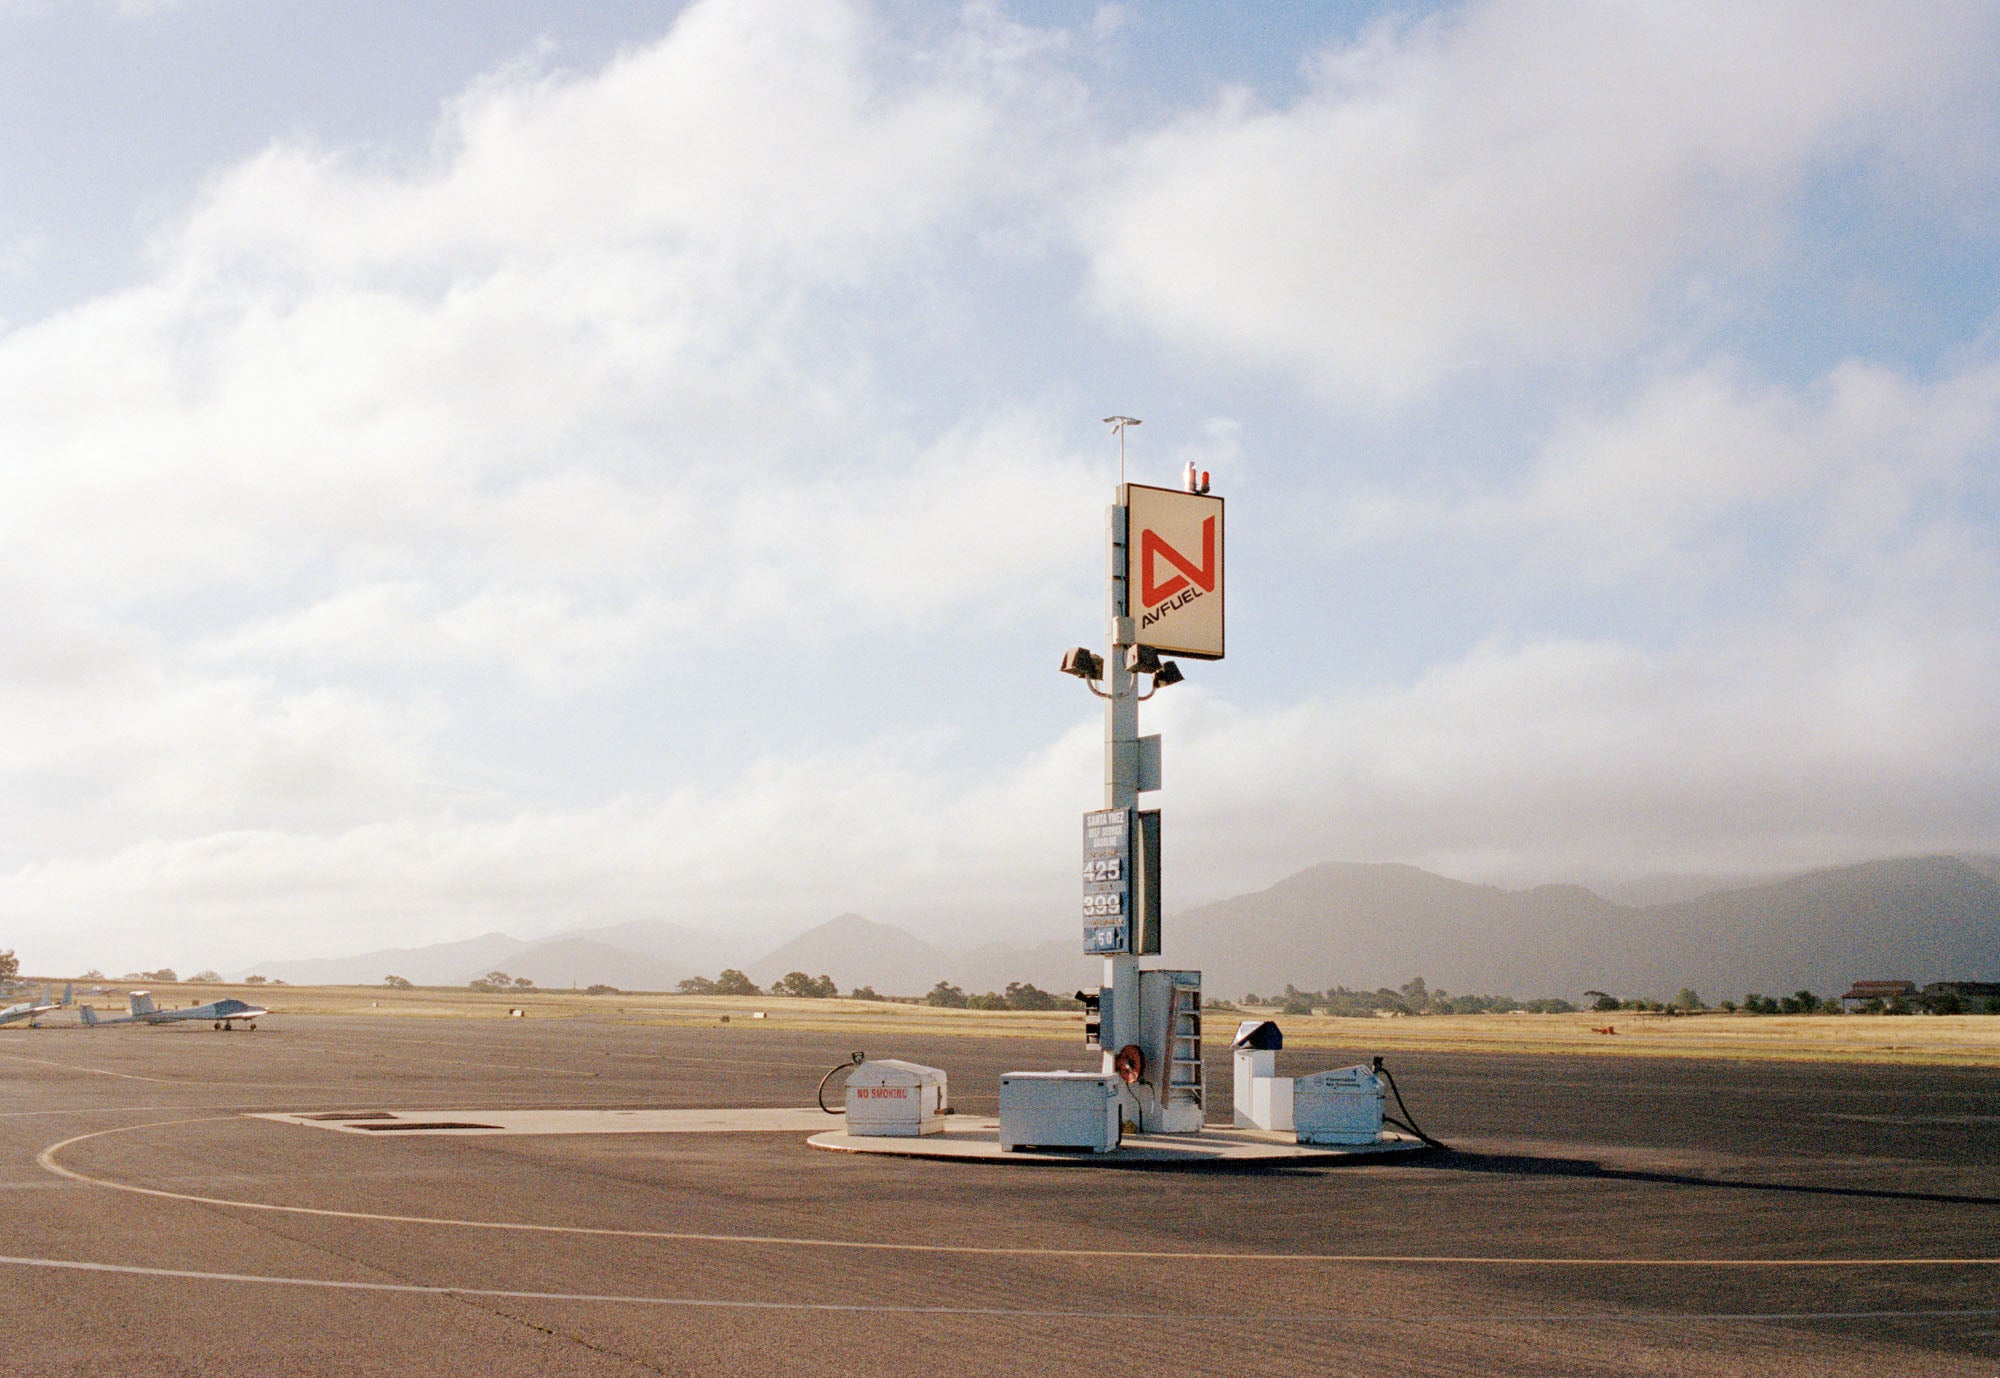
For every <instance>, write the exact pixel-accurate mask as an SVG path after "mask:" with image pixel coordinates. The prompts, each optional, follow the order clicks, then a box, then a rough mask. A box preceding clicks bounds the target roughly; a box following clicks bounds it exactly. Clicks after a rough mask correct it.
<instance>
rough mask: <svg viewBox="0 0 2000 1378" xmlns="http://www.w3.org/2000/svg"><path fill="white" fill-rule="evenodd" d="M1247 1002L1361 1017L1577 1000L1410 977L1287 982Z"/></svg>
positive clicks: (1551, 1008) (1558, 1005)
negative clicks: (1458, 987)
mask: <svg viewBox="0 0 2000 1378" xmlns="http://www.w3.org/2000/svg"><path fill="white" fill-rule="evenodd" d="M1242 1003H1243V1004H1245V1005H1276V1006H1277V1007H1278V1012H1279V1013H1280V1014H1333V1015H1344V1016H1347V1017H1349V1018H1365V1017H1367V1016H1370V1015H1377V1014H1409V1015H1425V1014H1512V1013H1514V1012H1515V1011H1517V1010H1518V1011H1522V1012H1524V1013H1527V1014H1570V1013H1573V1012H1574V1011H1575V1010H1576V1006H1575V1005H1572V1004H1571V1003H1570V1002H1569V1001H1567V1000H1559V999H1556V998H1554V997H1553V996H1550V997H1544V998H1542V999H1538V1000H1516V999H1515V998H1514V997H1513V996H1511V995H1453V994H1452V993H1451V992H1450V991H1447V990H1432V989H1431V988H1430V985H1429V984H1428V983H1427V982H1426V981H1425V980H1424V978H1423V977H1421V976H1417V977H1413V978H1412V979H1411V980H1409V981H1406V982H1404V983H1403V985H1402V986H1400V987H1398V988H1396V989H1393V990H1392V989H1390V988H1389V987H1388V986H1383V987H1381V988H1380V989H1378V990H1349V989H1348V988H1347V987H1346V986H1334V987H1332V988H1331V989H1329V990H1300V989H1299V988H1298V987H1297V986H1294V985H1290V984H1287V985H1286V986H1285V989H1284V993H1283V994H1281V995H1272V996H1261V995H1257V994H1254V993H1253V994H1250V995H1245V996H1244V997H1243V1001H1242Z"/></svg>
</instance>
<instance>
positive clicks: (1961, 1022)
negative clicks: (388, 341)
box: [50, 983, 2000, 1067]
mask: <svg viewBox="0 0 2000 1378" xmlns="http://www.w3.org/2000/svg"><path fill="white" fill-rule="evenodd" d="M110 989H111V990H112V991H113V993H112V994H109V995H105V996H90V995H82V994H80V995H79V997H78V998H79V1000H81V1001H83V1002H85V1003H93V1004H95V1005H97V1007H98V1008H99V1010H100V1011H111V1012H120V1013H122V1012H123V1006H124V996H123V992H122V988H120V987H111V988H110ZM151 989H152V990H153V993H154V997H155V999H157V1000H158V1001H159V1003H160V1004H161V1005H162V1006H163V1007H165V1006H170V1005H186V1004H195V1003H199V1002H202V1001H207V1000H213V999H216V998H218V997H220V996H223V995H235V996H238V997H239V998H242V999H246V1000H254V1001H257V1002H259V1003H261V1004H265V1005H268V1006H270V1007H271V1009H272V1010H273V1011H274V1012H275V1014H274V1017H278V1018H282V1017H285V1016H287V1015H290V1016H312V1015H327V1014H375V1015H393V1016H405V1017H409V1018H413V1019H506V1018H510V1017H512V1016H511V1014H510V1011H513V1010H519V1011H521V1016H520V1017H522V1018H526V1019H578V1018H590V1019H599V1020H609V1021H615V1022H619V1023H631V1024H642V1025H658V1026H663V1027H670V1028H700V1027H715V1026H720V1025H722V1024H725V1023H728V1024H733V1025H738V1026H745V1027H749V1028H758V1027H766V1028H773V1029H776V1028H785V1029H791V1030H798V1031H811V1032H816V1033H846V1032H851V1033H852V1034H853V1035H854V1036H855V1038H856V1040H857V1043H856V1046H857V1047H859V1046H863V1043H864V1042H865V1040H866V1039H867V1038H868V1037H869V1036H873V1037H874V1038H875V1039H876V1041H878V1042H879V1041H881V1039H882V1037H883V1036H884V1035H894V1034H910V1035H919V1034H921V1035H927V1036H929V1035H943V1036H952V1035H963V1036H971V1037H996V1036H1001V1037H1014V1038H1045V1039H1051V1040H1064V1041H1069V1040H1080V1039H1081V1037H1082V1032H1081V1031H1082V1015H1081V1014H1078V1013H1072V1012H1070V1011H1066V1010H1065V1011H1049V1012H1033V1013H1031V1012H1020V1011H1004V1010H956V1009H936V1008H932V1007H930V1006H926V1005H910V1004H902V1003H898V1002H894V1001H867V1000H850V999H844V998H843V999H835V1000H799V999H789V998H785V997H781V996H692V995H666V994H658V993H641V994H619V995H584V994H582V993H580V992H571V991H532V990H531V991H513V992H508V993H506V994H485V993H482V992H478V991H473V990H466V989H452V988H445V987H420V988H418V989H415V990H388V989H384V988H382V987H379V986H269V985H264V986H238V985H197V984H192V983H182V984H178V985H165V984H162V985H155V986H153V987H152V988H151ZM1269 1013H1270V1011H1269V1010H1266V1009H1254V1008H1253V1009H1247V1010H1241V1011H1239V1010H1237V1009H1236V1008H1234V1007H1227V1006H1217V1007H1212V1008H1211V1013H1210V1018H1209V1027H1210V1031H1211V1033H1210V1036H1211V1037H1212V1038H1215V1037H1220V1036H1223V1035H1226V1034H1227V1033H1228V1032H1230V1031H1231V1030H1233V1028H1234V1025H1235V1021H1236V1020H1237V1019H1239V1018H1245V1017H1249V1016H1251V1015H1267V1014H1269ZM68 1017H69V1016H67V1015H54V1016H51V1017H50V1018H51V1020H53V1021H56V1022H62V1021H66V1020H67V1019H68ZM1282 1023H1283V1025H1284V1030H1285V1039H1286V1042H1287V1044H1288V1046H1292V1047H1298V1048H1340V1049H1348V1050H1353V1051H1366V1052H1398V1051H1437V1052H1467V1053H1470V1052H1493V1053H1565V1054H1581V1055H1586V1056H1597V1057H1694V1058H1722V1059H1746V1058H1747V1059H1770V1060H1777V1061H1789V1062H1870V1063H1889V1064H1904V1065H1925V1066H1962V1067H2000V1016H1993V1015H1953V1016H1929V1015H1912V1016H1904V1017H1888V1016H1880V1015H1741V1014H1735V1015H1728V1014H1718V1013H1704V1014H1698V1015H1683V1016H1668V1015H1661V1014H1638V1013H1633V1012H1629V1011H1620V1012H1617V1013H1614V1014H1590V1013H1583V1014H1489V1015H1431V1016H1424V1017H1422V1018H1401V1019H1337V1018H1332V1017H1329V1016H1323V1015H1306V1016H1299V1015H1287V1016H1285V1017H1284V1018H1283V1020H1282ZM1607 1029H1608V1030H1613V1031H1614V1032H1609V1033H1607V1032H1601V1031H1602V1030H1607Z"/></svg>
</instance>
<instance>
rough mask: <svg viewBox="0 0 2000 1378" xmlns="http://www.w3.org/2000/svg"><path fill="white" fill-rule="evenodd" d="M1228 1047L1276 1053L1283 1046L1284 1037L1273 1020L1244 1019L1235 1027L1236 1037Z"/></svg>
mask: <svg viewBox="0 0 2000 1378" xmlns="http://www.w3.org/2000/svg"><path fill="white" fill-rule="evenodd" d="M1229 1046H1230V1047H1232V1048H1250V1049H1253V1050H1255V1051H1257V1052H1260V1053H1264V1052H1276V1051H1277V1050H1278V1049H1280V1048H1282V1047H1284V1046H1285V1035H1284V1033H1283V1032H1282V1031H1281V1030H1280V1029H1279V1028H1278V1024H1277V1021H1276V1020H1274V1019H1246V1020H1244V1021H1243V1022H1242V1023H1241V1024H1238V1025H1237V1026H1236V1037H1235V1039H1234V1040H1232V1041H1231V1043H1230V1045H1229Z"/></svg>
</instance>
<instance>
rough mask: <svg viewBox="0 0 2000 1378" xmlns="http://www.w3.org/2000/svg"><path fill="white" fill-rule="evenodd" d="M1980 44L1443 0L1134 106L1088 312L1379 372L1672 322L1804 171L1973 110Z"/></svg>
mask: <svg viewBox="0 0 2000 1378" xmlns="http://www.w3.org/2000/svg"><path fill="white" fill-rule="evenodd" d="M1996 52H2000V26H1996V25H1995V23H1994V22H1993V13H1992V11H1991V10H1990V9H1987V8H1984V7H1979V6H1971V5H1945V6H1926V7H1924V8H1923V9H1922V10H1921V11H1914V10H1912V9H1910V8H1909V7H1908V6H1904V5H1894V4H1868V5H1851V4H1850V5H1842V6H1839V7H1837V9H1833V10H1829V8H1828V7H1826V6H1824V5H1811V4H1795V3H1790V2H1789V0H1779V2H1778V3H1764V4H1741V5H1732V6H1729V7H1728V8H1727V10H1726V11H1722V12H1716V11H1713V10H1709V9H1703V10H1699V11H1696V10H1689V9H1676V8H1671V7H1669V8H1659V7H1645V6H1613V5H1602V4H1595V3H1589V0H1574V2H1572V3H1539V2H1536V0H1518V2H1517V0H1501V2H1500V3H1492V4H1485V5H1475V6H1469V7H1467V8H1466V9H1464V10H1462V11H1459V12H1455V13H1453V14H1451V15H1449V16H1445V17H1436V18H1433V19H1431V20H1429V21H1426V22H1423V23H1419V24H1415V25H1412V26H1409V27H1406V28H1401V29H1397V28H1391V27H1386V26H1378V27H1376V28H1375V29H1374V30H1372V31H1371V33H1370V35H1369V36H1368V37H1367V38H1366V39H1365V40H1364V41H1362V42H1360V43H1358V44H1357V45H1355V46H1353V47H1351V48H1347V49H1341V50H1336V51H1334V52H1332V53H1329V54H1328V55H1326V57H1325V58H1324V60H1323V61H1322V63H1321V65H1320V68H1319V70H1318V74H1317V75H1318V79H1317V81H1316V83H1315V86H1314V89H1313V91H1312V92H1311V93H1310V94H1309V95H1308V96H1306V97H1304V98H1303V99H1301V100H1300V101H1299V102H1298V103H1297V104H1296V105H1294V106H1292V107H1291V108H1288V109H1282V110H1273V109H1269V108H1266V107H1264V106H1262V105H1261V104H1260V103H1259V102H1258V101H1257V100H1256V99H1255V98H1254V97H1253V96H1251V95H1250V94H1249V93H1247V92H1241V91H1238V92H1235V93H1232V94H1231V95H1229V96H1228V97H1226V98H1225V99H1224V100H1222V101H1221V102H1220V103H1218V104H1217V105H1216V106H1215V107H1214V108H1212V109H1210V110H1207V111H1204V112H1202V113H1200V114H1197V115H1191V116H1187V117H1185V118H1183V119H1182V120H1180V121H1179V122H1178V123H1176V124H1175V125H1174V126H1173V127H1171V128H1168V129H1164V130H1159V131H1146V132H1142V133H1141V134H1140V135H1138V136H1137V137H1136V138H1135V140H1134V142H1133V144H1132V146H1131V148H1130V150H1129V153H1128V167H1127V171H1126V172H1125V174H1124V175H1123V176H1122V177H1120V178H1118V179H1116V180H1115V181H1114V182H1112V183H1111V184H1110V185H1109V186H1107V187H1106V188H1105V190H1104V193H1103V196H1102V198H1101V200H1100V201H1099V203H1098V204H1097V206H1096V207H1095V209H1094V211H1093V212H1092V213H1091V214H1090V215H1089V216H1088V217H1087V219H1086V221H1085V223H1084V230H1083V233H1084V238H1085V241H1086V242H1087V244H1088V246H1089V249H1090V252H1091V254H1092V257H1093V262H1094V266H1095V272H1096V277H1097V282H1098V290H1099V295H1100V299H1101V303H1102V306H1103V308H1104V309H1105V310H1106V311H1107V312H1111V313H1115V314H1121V315H1123V314H1131V315H1135V316H1136V317H1138V318H1139V319H1140V320H1141V321H1143V322H1144V323H1145V324H1147V325H1149V326H1151V327H1152V328H1153V329H1154V330H1155V331H1157V332H1159V333H1160V334H1162V335H1163V336H1165V337H1167V338H1169V339H1172V340H1173V341H1175V342H1176V343H1177V344H1181V345H1193V346H1196V347H1205V348H1207V349H1208V350H1210V351H1212V352H1214V353H1215V354H1217V355H1220V356H1222V357H1225V358H1229V359H1232V360H1238V361H1240V360H1243V359H1257V360H1262V361H1266V362H1269V363H1273V364H1277V365H1280V366H1283V367H1285V368H1287V369H1290V370H1293V371H1295V372H1296V373H1297V374H1298V375H1300V376H1302V377H1303V378H1304V379H1305V380H1307V381H1308V382H1309V383H1311V384H1312V385H1314V386H1315V387H1317V388H1321V389H1326V390H1329V391H1332V392H1335V393H1360V394H1371V393H1372V394H1376V395H1380V396H1386V397H1389V398H1402V397H1407V396H1410V395H1412V394H1418V393H1423V392H1427V391H1429V390H1430V389H1433V388H1435V387H1437V386H1439V385H1440V384H1441V383H1442V382H1443V381H1444V380H1445V379H1446V378H1448V377H1450V376H1451V374H1452V373H1453V372H1454V371H1455V370H1458V369H1460V368H1463V367H1466V366H1468V365H1470V364H1473V363H1477V364H1478V365H1480V366H1481V367H1482V368H1494V367H1497V368H1498V369H1499V370H1500V371H1501V372H1502V373H1503V374H1505V373H1509V372H1513V371H1515V370H1517V369H1519V368H1520V367H1521V366H1523V365H1530V366H1531V365H1537V364H1540V363H1544V362H1547V361H1550V360H1557V361H1560V360H1564V359H1569V358H1585V359H1589V358H1594V357H1596V356H1597V354H1598V353H1599V352H1600V351H1604V350H1613V351H1616V350H1620V349H1622V348H1624V347H1625V346H1626V345H1627V344H1629V343H1630V342H1631V341H1633V340H1634V339H1638V338H1643V337H1644V336H1645V335H1646V334H1647V332H1648V331H1649V330H1650V329H1653V328H1656V326H1657V325H1658V323H1659V322H1660V321H1661V320H1662V319H1665V320H1668V321H1671V320H1674V319H1676V318H1677V317H1678V316H1679V315H1680V314H1681V313H1682V312H1683V311H1684V310H1685V309H1688V308H1689V307H1690V306H1692V305H1694V304H1695V303H1696V302H1698V300H1699V299H1700V297H1701V296H1702V295H1703V294H1704V293H1706V292H1707V291H1709V290H1711V289H1708V288H1705V287H1704V286H1703V285H1702V281H1703V278H1704V277H1706V276H1713V275H1715V274H1718V273H1719V274H1721V275H1722V276H1724V277H1725V278H1727V277H1728V276H1729V275H1732V274H1735V273H1738V272H1740V271H1742V270H1744V269H1746V268H1748V267H1752V266H1754V265H1757V264H1759V263H1761V262H1764V261H1766V260H1767V259H1768V258H1769V257H1770V256H1771V255H1772V254H1773V253H1775V252H1776V250H1777V249H1778V248H1779V247H1780V245H1781V244H1782V242H1783V240H1784V238H1785V235H1786V224H1785V221H1786V217H1787V215H1788V214H1789V213H1790V211H1791V209H1792V207H1793V205H1794V202H1795V200H1796V198H1797V196H1798V194H1799V192H1800V190H1801V188H1802V186H1803V185H1804V184H1805V183H1806V182H1807V180H1808V179H1809V178H1810V177H1812V176H1813V175H1814V174H1815V173H1816V172H1818V171H1821V170H1823V169H1825V168H1827V167H1829V166H1831V165H1832V164H1833V163H1835V162H1837V161H1838V160H1840V159H1843V158H1848V157H1853V156H1857V155H1867V154H1869V153H1870V152H1880V151H1881V150H1882V149H1883V147H1884V146H1885V145H1888V146H1892V147H1894V149H1895V151H1896V152H1897V154H1898V155H1899V156H1903V155H1906V154H1907V152H1908V148H1907V146H1908V145H1909V144H1912V143H1920V142H1921V140H1920V139H1919V138H1918V137H1917V136H1916V131H1920V130H1925V129H1927V128H1929V127H1931V125H1932V124H1933V123H1936V124H1942V125H1958V126H1961V127H1963V126H1966V125H1968V124H1973V123H1976V121H1974V120H1971V119H1968V118H1967V115H1966V102H1968V101H1969V102H1972V103H1973V106H1974V108H1975V109H1977V108H1981V107H1985V106H1990V84H1989V83H1988V82H1987V81H1986V73H1987V72H1989V71H1990V70H1991V68H1992V65H1993V62H1994V59H1995V56H1996ZM1953 112H1956V113H1955V114H1954V113H1953ZM1913 161H1915V160H1908V159H1906V166H1907V165H1908V163H1909V162H1913ZM1691 273H1692V274H1693V275H1694V276H1693V277H1692V278H1690V277H1688V276H1687V275H1688V274H1691Z"/></svg>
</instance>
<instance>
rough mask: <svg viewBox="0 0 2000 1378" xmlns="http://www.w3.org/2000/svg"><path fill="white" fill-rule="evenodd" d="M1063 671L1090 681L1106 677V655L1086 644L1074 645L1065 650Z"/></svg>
mask: <svg viewBox="0 0 2000 1378" xmlns="http://www.w3.org/2000/svg"><path fill="white" fill-rule="evenodd" d="M1062 671H1063V673H1064V674H1066V675H1075V676H1076V677H1077V678H1078V679H1080V680H1084V681H1085V682H1088V681H1090V680H1095V679H1103V678H1104V657H1103V656H1100V655H1099V654H1097V652H1095V651H1093V650H1090V649H1089V648H1087V647H1084V646H1072V647H1071V648H1070V649H1069V650H1067V651H1064V652H1063V658H1062Z"/></svg>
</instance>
